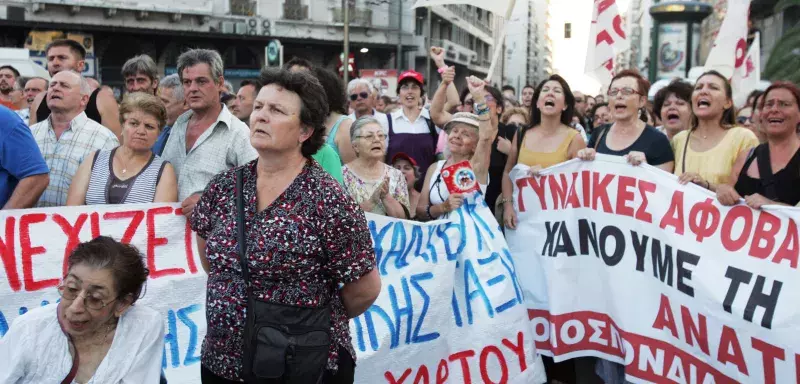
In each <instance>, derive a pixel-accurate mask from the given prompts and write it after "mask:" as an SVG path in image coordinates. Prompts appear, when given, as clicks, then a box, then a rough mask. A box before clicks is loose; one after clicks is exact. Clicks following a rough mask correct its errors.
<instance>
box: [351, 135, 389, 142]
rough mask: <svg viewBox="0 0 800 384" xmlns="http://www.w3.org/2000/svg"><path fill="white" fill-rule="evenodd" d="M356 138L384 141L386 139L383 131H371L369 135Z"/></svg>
mask: <svg viewBox="0 0 800 384" xmlns="http://www.w3.org/2000/svg"><path fill="white" fill-rule="evenodd" d="M356 138H357V139H367V140H368V141H375V140H378V141H384V140H386V134H385V133H378V134H374V133H373V134H371V135H362V136H356Z"/></svg>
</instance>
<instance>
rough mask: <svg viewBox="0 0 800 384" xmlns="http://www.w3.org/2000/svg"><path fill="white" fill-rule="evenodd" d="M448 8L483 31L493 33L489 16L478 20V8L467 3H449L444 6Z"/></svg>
mask: <svg viewBox="0 0 800 384" xmlns="http://www.w3.org/2000/svg"><path fill="white" fill-rule="evenodd" d="M444 7H445V8H446V9H447V10H449V11H450V12H452V13H453V14H455V15H456V16H458V18H459V19H462V20H464V21H465V22H467V23H468V24H470V25H472V26H475V27H477V28H478V29H480V30H481V31H483V32H485V33H487V34H489V35H491V34H492V28H491V27H490V25H489V18H488V17H486V16H484V18H482V19H480V20H478V15H477V9H476V8H472V7H469V8H467V7H468V6H465V5H455V4H449V5H445V6H444Z"/></svg>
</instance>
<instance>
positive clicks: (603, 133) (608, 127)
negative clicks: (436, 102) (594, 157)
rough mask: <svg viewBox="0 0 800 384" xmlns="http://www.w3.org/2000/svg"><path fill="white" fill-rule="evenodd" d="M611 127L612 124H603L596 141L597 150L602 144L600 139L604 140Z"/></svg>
mask: <svg viewBox="0 0 800 384" xmlns="http://www.w3.org/2000/svg"><path fill="white" fill-rule="evenodd" d="M609 129H611V126H610V125H606V126H603V129H602V130H601V131H600V136H597V141H595V142H594V150H595V151H597V147H599V146H600V141H601V140H603V137H605V135H606V132H608V130H609Z"/></svg>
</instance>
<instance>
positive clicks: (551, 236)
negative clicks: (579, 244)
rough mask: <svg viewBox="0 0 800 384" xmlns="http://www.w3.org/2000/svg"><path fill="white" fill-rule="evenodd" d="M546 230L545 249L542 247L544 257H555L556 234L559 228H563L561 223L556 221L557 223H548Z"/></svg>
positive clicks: (546, 223) (545, 224)
mask: <svg viewBox="0 0 800 384" xmlns="http://www.w3.org/2000/svg"><path fill="white" fill-rule="evenodd" d="M544 226H545V230H546V231H547V239H545V241H544V247H542V256H544V255H547V256H553V244H554V243H555V241H556V233H557V232H558V227H559V226H561V222H560V221H556V222H555V223H552V226H551V223H550V222H549V221H546V222H545V223H544Z"/></svg>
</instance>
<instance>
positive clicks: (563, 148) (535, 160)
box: [517, 129, 580, 168]
mask: <svg viewBox="0 0 800 384" xmlns="http://www.w3.org/2000/svg"><path fill="white" fill-rule="evenodd" d="M579 133H580V132H578V131H577V130H575V129H570V130H569V132H568V133H567V138H566V139H564V141H563V142H561V144H560V145H559V146H558V148H556V150H555V151H553V152H534V151H531V150H530V149H528V148H525V141H526V140H527V137H525V138H523V139H522V145H521V146H520V149H519V156H517V164H525V165H527V166H529V167H532V166H534V165H539V166H541V167H542V168H547V167H550V166H553V165H556V164H559V163H563V162H565V161H567V160H569V144H570V143H572V139H574V138H575V135H577V134H579ZM526 136H527V135H526Z"/></svg>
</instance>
